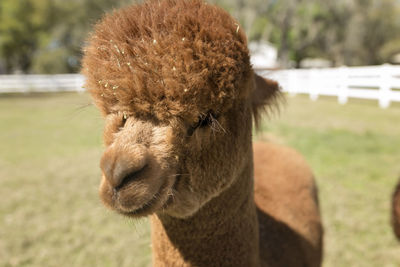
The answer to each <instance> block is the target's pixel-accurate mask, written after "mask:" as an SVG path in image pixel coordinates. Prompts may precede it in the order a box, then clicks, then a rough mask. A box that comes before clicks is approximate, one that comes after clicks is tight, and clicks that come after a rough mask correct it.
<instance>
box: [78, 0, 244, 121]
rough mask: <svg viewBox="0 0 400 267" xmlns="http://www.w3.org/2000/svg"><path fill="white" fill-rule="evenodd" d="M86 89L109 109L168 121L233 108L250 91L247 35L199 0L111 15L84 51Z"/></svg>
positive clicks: (106, 111)
mask: <svg viewBox="0 0 400 267" xmlns="http://www.w3.org/2000/svg"><path fill="white" fill-rule="evenodd" d="M83 73H84V75H85V76H86V78H87V80H86V88H88V90H89V92H90V93H91V94H92V96H93V98H94V100H95V103H96V105H97V106H98V107H99V108H100V109H101V110H102V112H103V113H104V114H109V113H116V112H123V113H124V114H126V115H127V116H129V115H135V116H138V117H145V118H146V119H149V118H152V119H155V120H158V121H160V122H166V121H168V120H170V119H171V118H173V117H178V118H181V119H184V120H185V121H195V120H196V119H197V118H198V116H201V115H202V114H206V113H208V112H210V111H212V112H213V113H215V114H217V115H218V113H223V112H225V111H227V110H228V109H229V108H230V107H231V106H232V105H233V103H234V102H235V101H237V100H238V99H241V98H242V97H243V96H247V95H248V92H249V90H250V88H249V86H246V84H247V83H249V80H250V77H251V75H252V70H251V66H250V61H249V53H248V49H247V43H246V36H245V34H244V33H243V31H242V30H241V29H240V26H239V24H238V23H237V22H236V21H235V20H234V19H233V18H232V17H231V16H230V15H229V14H228V13H227V12H225V11H224V10H222V9H221V8H218V7H216V6H212V5H208V4H206V3H204V2H203V1H200V0H164V1H163V0H160V1H157V0H153V1H147V2H146V3H144V4H141V5H134V6H129V7H127V8H124V9H120V10H117V11H114V12H113V13H111V14H109V15H106V16H105V17H104V18H103V19H102V20H101V21H100V22H99V23H98V24H97V25H96V26H95V30H94V32H93V33H92V35H91V36H90V38H89V40H88V45H87V47H86V48H85V49H84V57H83Z"/></svg>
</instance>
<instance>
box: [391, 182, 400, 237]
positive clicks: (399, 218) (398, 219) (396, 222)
mask: <svg viewBox="0 0 400 267" xmlns="http://www.w3.org/2000/svg"><path fill="white" fill-rule="evenodd" d="M392 226H393V231H394V233H395V235H396V237H397V238H398V239H399V240H400V181H399V182H398V183H397V186H396V189H395V190H394V192H393V197H392Z"/></svg>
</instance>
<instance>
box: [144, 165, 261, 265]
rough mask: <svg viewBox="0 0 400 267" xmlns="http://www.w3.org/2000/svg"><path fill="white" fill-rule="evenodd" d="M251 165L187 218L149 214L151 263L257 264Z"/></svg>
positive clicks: (255, 218)
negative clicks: (228, 185) (222, 190)
mask: <svg viewBox="0 0 400 267" xmlns="http://www.w3.org/2000/svg"><path fill="white" fill-rule="evenodd" d="M252 168H253V163H252V161H251V160H250V162H249V163H248V166H247V167H246V168H245V170H244V171H243V173H242V175H241V176H239V177H238V179H236V181H235V182H234V183H233V184H232V185H231V186H230V187H229V188H228V189H227V190H225V191H224V192H222V193H221V194H220V195H219V196H217V197H215V198H213V199H212V200H210V201H209V202H208V203H207V204H205V205H204V206H203V207H202V208H201V209H200V210H199V211H198V212H197V213H196V214H194V215H193V216H192V217H190V218H187V219H176V218H173V217H170V216H168V215H165V214H162V215H154V216H152V219H151V221H152V246H153V265H154V266H258V265H259V250H258V221H257V214H256V208H255V203H254V195H253V179H252V172H253V170H252Z"/></svg>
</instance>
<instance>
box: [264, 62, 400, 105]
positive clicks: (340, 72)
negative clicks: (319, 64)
mask: <svg viewBox="0 0 400 267" xmlns="http://www.w3.org/2000/svg"><path fill="white" fill-rule="evenodd" d="M256 71H257V72H258V73H259V74H260V75H262V76H263V77H267V78H271V79H274V80H276V81H278V82H279V83H280V84H281V86H282V88H283V91H285V92H288V93H289V94H293V95H294V94H308V95H309V96H310V98H311V99H312V100H316V99H318V97H319V96H320V95H322V96H336V97H338V102H339V103H340V104H345V103H347V101H348V99H349V98H361V99H373V100H378V101H379V106H380V107H382V108H387V107H389V106H390V103H391V102H400V66H392V65H386V64H385V65H381V66H367V67H340V68H328V69H307V70H305V69H295V70H278V71H270V70H262V69H256Z"/></svg>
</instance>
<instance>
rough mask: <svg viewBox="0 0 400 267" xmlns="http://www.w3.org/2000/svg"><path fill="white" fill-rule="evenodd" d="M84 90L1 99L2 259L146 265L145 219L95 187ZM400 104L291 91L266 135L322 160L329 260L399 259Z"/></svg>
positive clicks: (388, 262) (95, 150) (90, 117)
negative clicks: (120, 208) (394, 200)
mask: <svg viewBox="0 0 400 267" xmlns="http://www.w3.org/2000/svg"><path fill="white" fill-rule="evenodd" d="M88 103H90V101H89V99H88V97H87V96H86V95H79V94H56V95H35V96H22V97H17V96H8V97H0V144H1V145H0V197H1V200H0V266H40V267H42V266H149V265H150V259H151V248H150V238H149V226H148V222H147V220H140V221H133V220H128V219H125V218H123V217H121V216H118V215H116V214H114V213H112V212H109V211H107V210H106V209H105V208H103V207H102V205H101V204H100V201H99V200H98V196H97V187H98V183H99V180H100V170H99V167H98V162H99V159H100V156H101V153H102V149H103V147H102V141H101V131H102V119H101V118H100V115H99V113H98V112H97V110H95V108H94V107H93V106H87V104H88ZM399 122H400V107H399V106H393V107H391V108H389V109H387V110H381V109H379V108H378V106H377V104H376V103H375V102H359V101H350V103H349V104H348V105H346V106H339V105H338V104H337V103H336V101H335V100H334V99H330V98H325V99H320V100H318V101H317V102H311V101H309V100H308V99H307V98H306V97H294V98H288V101H287V105H286V107H285V108H284V109H282V111H281V114H280V116H279V118H278V117H276V118H273V119H271V120H269V121H266V122H265V123H264V125H263V127H262V130H263V131H262V132H261V133H259V134H257V137H256V138H258V139H273V140H275V141H276V142H280V143H285V144H289V145H291V146H293V147H295V148H297V149H298V150H299V151H301V152H302V153H303V154H304V155H305V156H306V158H307V160H308V161H309V163H310V165H311V166H312V167H313V168H314V170H315V174H316V177H317V182H318V185H319V189H320V200H321V209H322V214H323V221H324V226H325V259H324V266H325V267H328V266H329V267H338V266H339V267H340V266H343V267H348V266H352V267H354V266H360V267H361V266H362V267H365V266H385V267H386V266H399V265H400V243H398V242H397V241H396V240H395V239H394V237H393V235H392V232H391V229H390V224H389V221H390V217H389V200H390V195H391V192H392V189H393V186H394V184H395V182H396V180H397V177H398V176H399V175H400V123H399Z"/></svg>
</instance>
